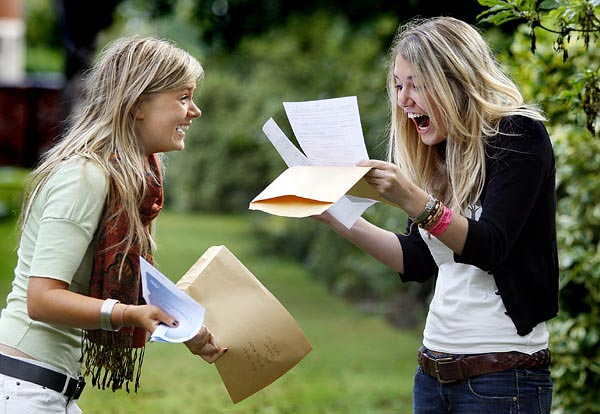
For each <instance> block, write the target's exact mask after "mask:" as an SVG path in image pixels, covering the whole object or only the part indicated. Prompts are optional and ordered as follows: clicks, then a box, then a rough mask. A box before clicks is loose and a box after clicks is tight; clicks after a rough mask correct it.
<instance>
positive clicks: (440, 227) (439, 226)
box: [429, 206, 454, 237]
mask: <svg viewBox="0 0 600 414" xmlns="http://www.w3.org/2000/svg"><path fill="white" fill-rule="evenodd" d="M453 218H454V211H452V210H451V209H449V208H448V207H446V206H444V208H443V213H442V216H441V217H440V219H439V220H438V221H437V223H435V225H434V226H433V227H432V228H431V229H430V230H429V233H430V234H432V235H433V236H435V237H438V236H440V235H441V234H443V233H444V232H445V231H446V230H448V226H449V225H450V223H451V222H452V219H453Z"/></svg>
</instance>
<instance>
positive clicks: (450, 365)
mask: <svg viewBox="0 0 600 414" xmlns="http://www.w3.org/2000/svg"><path fill="white" fill-rule="evenodd" d="M550 359H551V357H550V350H548V349H543V350H541V351H538V352H536V353H534V354H532V355H529V354H524V353H522V352H497V353H489V354H477V355H452V354H441V355H440V356H439V357H438V356H436V357H432V356H429V355H428V354H427V351H426V349H425V348H421V349H419V353H418V360H419V365H420V366H421V368H422V369H423V372H425V373H426V374H427V375H430V376H432V377H433V378H435V379H437V380H438V381H439V382H440V383H442V384H447V383H452V382H457V381H464V380H466V379H468V378H472V377H476V376H478V375H484V374H492V373H494V372H501V371H506V370H509V369H515V368H519V369H532V368H546V367H548V366H549V365H550Z"/></svg>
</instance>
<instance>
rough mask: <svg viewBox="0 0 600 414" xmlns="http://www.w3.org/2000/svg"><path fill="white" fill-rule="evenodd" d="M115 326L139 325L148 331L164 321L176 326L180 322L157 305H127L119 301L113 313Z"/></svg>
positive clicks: (112, 320)
mask: <svg viewBox="0 0 600 414" xmlns="http://www.w3.org/2000/svg"><path fill="white" fill-rule="evenodd" d="M111 322H112V324H113V326H115V327H116V326H137V327H140V328H144V329H145V330H146V331H147V332H149V333H153V332H154V330H155V329H156V328H157V327H158V325H160V324H161V323H164V324H165V325H167V326H170V327H172V328H175V327H176V326H177V325H178V324H179V322H177V320H175V319H174V318H173V317H171V316H170V315H169V314H167V313H166V312H165V311H163V310H162V309H161V308H159V307H158V306H156V305H126V304H123V303H118V304H117V305H115V308H114V309H113V312H112V315H111Z"/></svg>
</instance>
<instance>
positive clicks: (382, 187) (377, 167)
mask: <svg viewBox="0 0 600 414" xmlns="http://www.w3.org/2000/svg"><path fill="white" fill-rule="evenodd" d="M357 165H358V166H359V167H370V168H371V170H370V171H369V172H368V173H367V174H365V177H364V178H365V180H366V181H367V182H368V183H369V184H370V185H371V186H372V187H373V189H374V190H375V191H377V192H378V193H379V194H380V195H381V196H382V197H383V198H385V199H386V200H389V201H391V202H392V203H395V204H398V205H400V206H402V204H403V201H404V199H405V198H406V196H407V194H408V192H409V189H410V188H411V186H413V184H412V182H410V181H409V180H408V179H407V178H406V176H405V175H404V174H403V173H402V172H401V171H400V169H399V168H398V166H397V165H396V164H393V163H391V162H385V161H380V160H367V161H361V162H359V163H358V164H357Z"/></svg>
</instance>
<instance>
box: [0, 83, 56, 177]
mask: <svg viewBox="0 0 600 414" xmlns="http://www.w3.org/2000/svg"><path fill="white" fill-rule="evenodd" d="M61 95H62V85H61V84H54V85H53V84H49V83H47V82H46V83H45V84H41V83H40V84H29V85H23V86H14V85H13V86H10V85H0V166H17V167H27V168H29V167H32V166H33V165H34V164H35V163H36V162H37V161H38V159H39V156H40V155H41V153H42V152H43V151H44V150H46V149H47V148H48V147H49V146H50V145H51V143H52V141H53V140H54V139H56V138H57V137H58V135H59V133H60V112H61V110H60V101H61Z"/></svg>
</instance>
